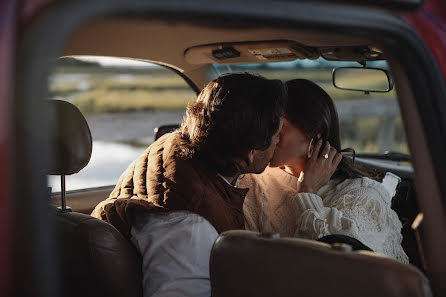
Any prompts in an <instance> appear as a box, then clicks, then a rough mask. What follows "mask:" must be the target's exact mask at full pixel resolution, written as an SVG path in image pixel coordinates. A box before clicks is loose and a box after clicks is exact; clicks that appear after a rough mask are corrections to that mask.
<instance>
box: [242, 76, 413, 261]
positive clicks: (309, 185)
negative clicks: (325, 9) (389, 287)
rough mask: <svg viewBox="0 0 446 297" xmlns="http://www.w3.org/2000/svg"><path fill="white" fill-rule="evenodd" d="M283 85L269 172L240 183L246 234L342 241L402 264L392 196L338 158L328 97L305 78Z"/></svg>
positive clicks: (334, 121) (348, 160) (332, 108)
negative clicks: (283, 99)
mask: <svg viewBox="0 0 446 297" xmlns="http://www.w3.org/2000/svg"><path fill="white" fill-rule="evenodd" d="M287 86H288V98H289V99H288V103H287V107H286V109H285V116H284V123H283V128H282V131H281V134H280V143H279V144H278V146H277V148H276V151H275V153H274V156H273V158H272V160H271V162H270V165H269V167H268V168H267V169H266V170H265V171H264V172H263V173H262V174H259V175H252V174H249V175H245V176H243V177H242V178H241V179H240V181H239V185H240V186H242V187H248V188H250V191H249V192H248V195H247V197H246V199H245V203H244V205H243V212H244V214H245V225H246V228H247V229H248V230H255V231H260V232H278V233H280V234H281V235H282V236H296V237H301V238H309V239H320V238H322V237H326V236H327V235H331V234H336V235H344V236H346V238H349V237H352V238H354V239H353V241H355V239H356V240H359V241H360V242H361V243H363V244H364V245H366V246H367V247H369V248H371V249H372V250H373V251H375V252H379V253H382V254H386V255H388V256H390V257H392V258H395V259H398V260H400V261H402V262H405V263H407V262H408V257H407V255H406V254H405V253H404V250H403V248H402V246H401V241H402V236H401V232H400V231H401V227H402V225H401V222H400V221H399V219H398V216H397V214H396V213H395V212H394V211H393V210H392V209H391V208H390V204H391V199H392V197H391V194H390V192H389V191H388V190H387V189H386V188H385V187H384V186H383V185H382V184H381V183H380V182H377V181H376V180H374V179H372V178H370V175H369V174H368V173H367V172H365V171H363V170H361V169H359V168H358V167H355V166H354V164H353V160H352V158H348V157H344V158H342V156H341V154H340V153H338V152H340V151H341V150H340V148H341V145H340V139H339V121H338V115H337V112H336V108H335V106H334V104H333V101H332V100H331V98H330V97H329V95H328V94H327V93H326V92H325V91H324V90H322V89H321V88H320V87H318V86H317V85H316V84H314V83H312V82H311V81H308V80H305V79H295V80H291V81H289V82H287ZM347 236H348V237H347ZM361 243H359V244H361Z"/></svg>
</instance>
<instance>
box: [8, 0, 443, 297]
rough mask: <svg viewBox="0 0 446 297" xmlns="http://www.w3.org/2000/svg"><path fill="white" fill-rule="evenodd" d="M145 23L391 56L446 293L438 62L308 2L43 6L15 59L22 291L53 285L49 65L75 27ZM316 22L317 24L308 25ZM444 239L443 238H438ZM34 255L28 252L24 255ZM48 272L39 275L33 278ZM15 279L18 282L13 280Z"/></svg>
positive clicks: (366, 16)
mask: <svg viewBox="0 0 446 297" xmlns="http://www.w3.org/2000/svg"><path fill="white" fill-rule="evenodd" d="M118 15H119V16H122V17H144V18H149V17H150V18H157V19H161V18H162V19H170V20H175V21H179V20H182V21H186V22H193V23H198V24H199V23H201V24H204V25H210V24H222V23H224V22H225V21H226V22H227V21H228V20H231V21H230V24H231V26H233V27H237V26H246V25H250V26H256V25H258V24H262V25H263V26H271V27H275V28H311V30H330V31H331V32H333V33H343V34H348V35H354V36H361V37H365V38H369V39H373V38H374V36H379V40H377V43H379V44H382V45H383V47H387V49H388V51H389V52H391V53H392V55H391V57H390V59H389V61H390V66H391V69H392V71H393V73H394V75H395V78H396V79H395V80H396V84H397V85H398V86H400V87H399V88H398V100H399V103H400V107H401V113H402V116H403V121H404V126H405V128H406V131H408V132H409V133H407V134H408V135H407V138H408V141H409V147H410V150H411V152H412V157H413V165H414V168H415V183H416V188H417V191H418V197H419V199H420V201H419V202H420V209H421V210H422V211H423V212H424V213H425V214H429V215H428V216H426V215H425V221H424V223H423V226H424V229H423V231H424V232H423V247H424V250H425V252H426V255H425V256H426V261H427V263H428V267H429V271H428V276H429V278H430V279H431V282H432V286H433V289H434V291H435V292H436V293H437V294H441V293H443V294H446V284H445V283H444V282H443V281H442V276H444V267H446V263H445V261H446V259H445V257H443V255H444V250H446V238H440V237H439V236H438V234H446V218H445V213H446V211H445V210H446V206H445V205H446V183H444V182H442V181H444V180H446V154H444V152H445V151H446V138H444V137H441V135H446V117H442V115H444V114H446V104H444V101H445V98H446V87H445V83H444V79H443V77H442V75H441V72H440V69H439V67H438V65H437V64H436V61H435V59H434V57H433V55H432V54H431V52H430V51H429V49H428V48H427V46H426V45H425V43H424V42H423V40H422V39H421V38H420V36H419V35H418V34H417V33H416V32H415V31H414V30H413V29H412V28H411V27H410V26H409V25H408V24H407V23H406V22H405V21H403V20H402V19H400V18H399V17H396V16H394V15H391V14H389V13H387V12H384V11H382V10H375V9H369V8H363V9H362V8H361V10H358V7H354V6H350V5H344V4H342V5H340V4H326V5H324V6H321V5H318V4H317V3H309V2H284V3H281V6H280V7H279V6H277V5H276V4H274V2H269V1H259V2H258V3H256V5H255V6H253V5H252V4H249V3H238V2H235V1H233V2H232V1H230V2H225V3H217V2H202V1H197V2H193V1H188V2H187V3H186V2H181V1H173V2H166V1H151V2H150V3H149V2H130V1H129V2H124V1H104V0H100V1H95V2H86V1H85V2H84V1H65V2H63V3H62V2H60V3H55V4H54V5H52V6H50V7H49V8H48V9H47V10H46V13H45V14H41V15H40V17H38V18H36V19H33V20H32V22H30V24H32V26H31V25H28V27H27V28H26V31H25V34H24V35H23V38H22V39H21V40H20V46H19V51H18V56H17V61H18V66H17V76H16V79H15V96H14V101H15V105H14V114H13V115H14V121H15V122H14V127H15V128H16V136H17V137H16V141H15V143H14V147H15V151H16V154H17V155H18V156H20V158H17V159H16V163H15V168H16V170H15V172H16V173H15V176H14V180H15V184H16V186H15V195H14V201H15V205H16V208H15V212H14V214H13V215H14V219H15V220H14V225H15V227H16V229H18V230H19V231H18V232H20V233H21V234H34V235H32V236H18V237H16V239H15V247H14V248H17V254H18V255H25V254H26V255H27V256H26V257H21V258H20V257H17V258H15V259H14V260H17V261H18V265H20V266H19V267H28V270H26V271H20V277H21V278H22V279H25V280H27V281H29V283H30V285H29V286H28V287H27V288H26V290H25V293H26V292H33V293H34V294H35V293H36V292H42V295H45V296H54V295H57V289H55V288H53V287H52V286H51V283H53V282H54V280H57V277H56V276H57V273H56V272H57V267H56V265H53V266H52V265H48V264H46V265H44V263H45V260H48V259H51V255H53V253H54V247H55V244H54V237H53V231H52V226H51V215H50V214H49V212H48V209H47V208H46V206H47V202H46V199H47V195H48V193H47V189H46V179H45V168H46V167H47V164H48V162H49V160H50V158H49V155H50V153H51V152H50V151H49V150H48V147H47V145H46V144H47V143H49V137H50V136H49V135H45V133H43V131H46V130H47V129H46V128H47V122H46V120H45V118H46V115H47V114H46V111H45V110H43V109H42V106H41V105H42V104H41V102H42V100H44V98H46V95H47V84H46V82H47V81H46V79H47V77H48V75H49V73H50V70H51V66H52V65H51V63H48V61H49V60H50V59H51V58H55V57H57V56H58V53H60V52H61V49H62V46H63V43H64V41H65V40H66V38H67V37H68V36H69V35H70V34H71V33H72V32H74V31H75V30H76V28H78V27H79V26H80V25H84V24H86V23H88V22H89V21H91V20H93V19H97V18H101V17H107V16H109V17H110V16H118ZM315 15H317V16H318V17H317V18H315V17H314V16H315ZM441 232H443V233H441ZM31 246H32V247H33V248H32V249H30V247H31ZM42 266H46V268H45V269H46V270H45V271H44V272H43V273H38V274H36V273H37V272H38V271H40V269H41V267H42ZM16 277H17V276H16Z"/></svg>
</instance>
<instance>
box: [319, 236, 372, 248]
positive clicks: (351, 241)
mask: <svg viewBox="0 0 446 297" xmlns="http://www.w3.org/2000/svg"><path fill="white" fill-rule="evenodd" d="M317 241H321V242H325V243H329V244H333V243H346V244H348V245H351V246H352V249H353V250H354V251H357V250H366V251H372V252H373V250H372V249H371V248H369V247H368V246H366V245H365V244H363V243H362V242H360V241H359V240H357V239H355V238H353V237H350V236H347V235H341V234H332V235H327V236H324V237H321V238H319V239H318V240H317Z"/></svg>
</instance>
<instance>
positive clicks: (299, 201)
mask: <svg viewBox="0 0 446 297" xmlns="http://www.w3.org/2000/svg"><path fill="white" fill-rule="evenodd" d="M295 201H296V205H297V207H298V208H299V209H301V210H302V211H305V210H307V209H313V210H320V209H322V208H323V207H324V204H323V203H322V198H321V197H319V196H318V195H316V194H313V193H299V194H297V196H296V199H295Z"/></svg>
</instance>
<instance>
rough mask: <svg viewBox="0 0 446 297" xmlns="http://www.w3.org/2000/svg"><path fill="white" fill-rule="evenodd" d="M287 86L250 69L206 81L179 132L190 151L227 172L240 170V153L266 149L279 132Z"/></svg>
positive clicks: (225, 174) (217, 168)
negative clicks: (252, 73) (256, 73)
mask: <svg viewBox="0 0 446 297" xmlns="http://www.w3.org/2000/svg"><path fill="white" fill-rule="evenodd" d="M286 98H287V94H286V86H285V84H283V83H282V82H281V81H279V80H269V79H266V78H263V77H260V76H255V75H251V74H248V73H238V74H227V75H223V76H221V77H219V78H217V79H215V80H213V81H211V82H210V83H208V84H207V85H206V86H205V87H204V89H203V90H202V91H201V93H200V94H199V95H198V99H197V101H196V102H195V103H193V104H191V105H190V106H189V107H188V108H187V111H186V116H185V118H184V120H183V123H182V124H181V128H180V130H181V133H182V136H183V139H184V140H186V143H187V144H186V146H187V147H188V150H187V154H188V155H189V156H190V157H192V156H193V157H195V158H198V159H200V160H203V161H204V162H205V163H206V164H207V166H208V167H209V168H211V169H213V170H216V171H217V172H218V173H220V174H222V175H224V176H234V175H236V174H237V173H240V172H241V170H242V168H240V165H239V163H238V162H237V161H236V159H237V158H243V160H244V159H245V158H246V156H247V153H248V152H249V151H250V150H252V149H256V150H266V149H267V148H268V147H269V146H270V144H271V138H272V136H273V135H274V134H275V133H276V132H277V130H278V128H279V125H280V119H281V116H282V113H283V108H284V106H285V102H286Z"/></svg>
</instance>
